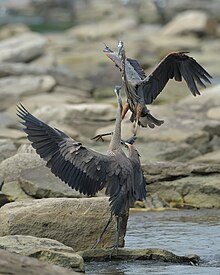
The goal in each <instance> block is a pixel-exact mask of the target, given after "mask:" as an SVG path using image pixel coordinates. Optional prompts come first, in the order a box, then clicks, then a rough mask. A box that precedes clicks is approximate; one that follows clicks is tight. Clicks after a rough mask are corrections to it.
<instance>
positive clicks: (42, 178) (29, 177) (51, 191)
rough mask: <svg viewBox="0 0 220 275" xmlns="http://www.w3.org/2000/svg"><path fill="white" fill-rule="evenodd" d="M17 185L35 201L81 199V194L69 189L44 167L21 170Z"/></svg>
mask: <svg viewBox="0 0 220 275" xmlns="http://www.w3.org/2000/svg"><path fill="white" fill-rule="evenodd" d="M19 183H20V186H21V188H22V190H23V191H24V192H25V193H26V194H28V195H29V196H31V197H34V198H36V199H42V198H58V197H69V198H80V197H82V194H80V193H79V192H78V191H75V190H74V189H71V188H70V187H69V186H68V185H66V184H65V183H64V182H62V181H61V180H60V179H59V178H57V177H56V176H55V175H54V174H52V173H51V171H50V169H49V168H47V167H45V166H40V167H34V168H30V169H25V170H23V171H22V172H21V174H20V177H19Z"/></svg>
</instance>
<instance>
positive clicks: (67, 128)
mask: <svg viewBox="0 0 220 275" xmlns="http://www.w3.org/2000/svg"><path fill="white" fill-rule="evenodd" d="M85 2H86V1H85ZM91 2H92V3H91V6H90V11H91V10H92V11H93V12H90V13H89V12H88V11H87V10H86V9H84V10H83V9H82V10H81V9H80V7H78V17H77V20H78V25H76V26H73V27H72V28H70V29H68V30H66V31H63V32H54V33H52V32H48V33H44V34H40V33H36V32H33V31H31V30H30V29H29V27H27V26H25V25H17V26H16V25H9V26H3V27H2V28H0V220H1V225H0V270H1V271H2V272H4V271H5V270H6V271H8V269H9V268H12V266H17V269H16V268H13V270H12V269H11V270H10V272H11V274H16V275H19V274H24V273H25V272H26V273H28V272H30V270H31V271H32V272H33V274H39V272H41V274H42V275H43V274H45V275H46V274H78V272H84V271H85V262H86V261H90V260H95V261H100V260H107V258H108V257H109V254H110V250H109V249H103V248H102V247H105V248H107V247H111V246H112V245H113V243H114V237H115V235H114V232H115V221H113V223H112V225H111V227H110V229H109V231H108V234H107V235H106V236H105V238H104V240H103V242H102V243H101V245H100V247H99V248H98V249H96V250H88V249H89V248H90V247H91V246H92V244H93V243H94V242H95V241H96V239H97V237H98V232H100V230H101V229H100V228H103V227H104V225H105V223H106V222H107V220H108V218H109V215H110V212H109V202H108V198H107V197H105V195H104V193H103V192H100V193H98V195H97V197H95V198H86V196H84V195H82V194H80V193H79V192H77V191H74V190H72V189H70V188H69V187H68V186H66V185H65V184H64V183H62V182H61V181H60V180H59V179H58V178H56V177H55V176H54V175H53V174H52V173H50V171H49V169H48V168H46V167H45V163H44V161H43V160H41V159H40V158H39V156H38V155H37V154H36V153H35V151H34V150H33V149H32V148H31V147H30V145H29V143H28V141H27V138H26V135H25V134H24V132H22V127H21V125H20V124H19V120H18V119H17V117H16V105H17V104H18V103H19V102H21V103H22V104H24V106H26V107H27V108H28V110H29V111H31V112H33V114H34V115H36V116H37V117H39V118H40V119H41V120H43V121H45V122H46V123H48V124H51V125H52V126H53V127H57V128H58V129H60V130H62V131H64V132H65V133H66V134H68V135H69V136H71V137H73V138H74V139H76V140H77V141H80V142H83V144H85V145H87V146H89V147H91V148H94V149H96V150H98V151H100V152H106V149H107V146H108V139H107V138H106V142H105V143H95V142H94V141H91V140H90V138H91V137H92V136H94V135H95V134H99V133H104V132H109V131H111V130H112V128H113V123H114V122H113V121H114V119H115V112H116V105H115V100H114V97H113V91H112V88H113V86H114V85H115V84H120V83H121V80H120V77H119V75H118V71H117V70H116V69H115V68H114V67H113V66H112V64H111V63H110V62H109V61H108V60H107V59H106V57H105V56H104V54H103V53H102V47H103V44H102V43H103V41H104V42H105V43H107V44H108V45H109V46H111V48H114V47H115V46H116V44H117V40H118V38H119V37H120V39H122V40H124V41H125V46H126V52H127V54H128V55H129V56H131V57H133V58H137V59H138V60H139V61H140V63H141V65H142V66H143V68H144V69H145V70H146V72H150V71H151V70H152V69H153V68H154V67H155V65H156V64H157V63H158V62H159V61H160V60H161V58H163V57H164V56H165V55H166V54H167V53H168V52H170V51H178V50H189V51H190V55H192V56H193V57H195V58H196V59H197V60H198V61H199V62H200V63H201V64H202V65H203V66H204V67H205V68H206V69H207V70H208V71H209V72H210V74H212V75H213V85H212V86H211V87H208V88H207V89H206V90H202V92H201V95H200V96H197V97H196V98H194V97H192V95H189V94H188V91H187V87H186V86H185V84H184V83H176V82H174V81H173V82H170V83H169V84H168V85H167V87H166V88H165V91H164V92H163V93H162V94H161V96H160V97H159V99H158V100H157V101H156V102H155V104H153V105H152V106H151V108H150V110H151V111H152V113H153V114H154V115H155V116H156V117H158V118H160V119H164V120H165V123H164V125H163V126H161V127H160V128H155V129H148V128H147V129H139V130H138V140H137V142H136V147H137V149H138V150H139V152H140V154H141V161H142V168H143V170H144V176H145V177H146V181H147V188H148V195H147V199H146V201H145V202H136V205H135V207H137V208H144V209H145V210H158V209H170V208H177V209H188V208H192V209H199V208H220V200H219V195H220V107H219V106H220V84H219V79H220V71H219V65H218V64H219V62H220V59H219V56H218V55H217V54H216V53H218V52H219V51H220V46H219V45H220V43H219V37H220V28H219V23H218V22H219V18H216V17H217V9H216V10H215V12H213V10H212V8H211V7H205V8H204V10H203V11H196V10H188V11H183V12H179V11H181V10H183V8H182V7H181V5H180V4H177V3H176V5H174V6H173V7H172V11H173V14H176V16H171V15H170V14H169V13H167V14H166V20H167V21H168V22H167V24H164V25H160V23H159V18H160V16H159V15H158V11H157V10H156V9H155V7H154V6H153V4H152V3H149V2H148V1H143V3H142V4H141V6H137V7H136V8H134V7H132V6H131V5H132V4H131V3H130V4H127V5H122V4H118V3H116V1H112V3H110V2H111V1H110V2H109V3H107V2H106V3H103V5H98V6H97V3H95V2H97V1H91ZM93 2H94V3H93ZM113 2H114V3H113ZM117 2H118V1H117ZM128 2H130V1H128ZM131 2H132V1H131ZM141 2H142V1H140V3H141ZM176 2H179V1H176ZM184 2H187V1H186V0H185V1H184ZM190 3H191V1H190ZM113 4H114V5H115V4H117V5H118V9H117V12H116V14H115V15H114V16H113V15H112V14H110V13H109V12H108V11H109V8H112V6H111V5H113ZM191 4H192V3H191ZM203 5H205V4H204V3H203ZM29 8H30V7H29ZM175 9H176V10H175ZM143 10H146V11H148V14H147V15H145V14H143ZM137 11H139V12H138V13H137ZM213 14H214V16H213ZM89 16H90V17H91V18H90V17H89ZM96 16H97V18H98V19H97V20H95V21H94V18H95V17H96ZM92 17H94V18H93V19H92ZM171 17H172V19H170V18H171ZM85 18H88V20H85ZM89 18H90V19H91V22H92V23H91V22H89V20H90V19H89ZM160 19H161V18H160ZM182 22H190V24H183V23H182ZM149 23H150V24H149ZM127 30H129V31H127ZM129 116H130V115H128V116H127V117H126V119H125V120H124V121H123V125H122V133H123V137H125V138H126V137H130V136H131V135H132V125H131V123H130V121H129ZM126 224H127V219H125V220H124V227H123V230H122V232H121V236H120V245H121V246H123V245H124V237H125V233H126ZM76 236H77V237H76ZM6 250H7V251H6ZM15 253H16V254H15ZM183 254H184V253H183ZM27 256H28V257H27ZM33 258H36V259H33ZM121 259H122V260H137V259H138V260H140V259H141V260H155V261H165V262H170V263H181V264H198V263H199V257H198V256H192V257H190V256H189V257H188V256H178V255H174V254H172V253H171V252H169V251H164V250H160V249H145V250H139V251H134V250H132V251H130V250H128V249H126V248H120V249H119V253H118V256H116V255H114V254H113V260H121ZM38 260H40V261H38ZM44 261H46V262H49V263H48V264H47V263H44ZM57 265H59V266H60V267H59V266H57ZM30 266H31V268H30ZM39 270H40V271H39ZM6 271H5V272H6ZM34 272H35V273H34Z"/></svg>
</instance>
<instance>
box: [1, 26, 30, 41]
mask: <svg viewBox="0 0 220 275" xmlns="http://www.w3.org/2000/svg"><path fill="white" fill-rule="evenodd" d="M29 31H30V29H29V28H28V26H26V25H24V24H22V23H19V24H18V23H17V24H8V25H5V26H3V27H2V26H1V29H0V40H3V39H7V38H9V37H13V36H15V35H20V34H22V33H26V32H29Z"/></svg>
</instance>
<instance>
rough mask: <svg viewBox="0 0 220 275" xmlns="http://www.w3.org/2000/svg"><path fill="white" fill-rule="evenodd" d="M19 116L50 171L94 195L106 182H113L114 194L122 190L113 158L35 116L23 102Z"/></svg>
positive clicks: (29, 137) (118, 169)
mask: <svg viewBox="0 0 220 275" xmlns="http://www.w3.org/2000/svg"><path fill="white" fill-rule="evenodd" d="M17 115H18V116H19V117H20V118H21V119H22V120H23V122H21V123H22V124H23V125H24V126H25V128H24V131H25V133H27V135H28V139H29V140H30V141H31V143H32V146H33V148H35V149H36V152H37V153H38V154H39V155H40V157H41V158H43V159H44V160H45V161H46V163H47V164H46V165H47V166H48V167H49V168H50V169H51V172H52V173H53V174H55V175H56V176H57V177H59V178H60V179H61V180H62V181H64V182H65V183H66V184H68V185H69V186H70V187H72V188H74V189H76V190H78V191H79V192H81V193H84V194H87V195H89V196H90V195H91V196H92V195H95V194H96V193H97V192H98V191H99V190H101V189H102V188H103V187H104V186H106V182H107V181H110V182H111V181H114V182H115V184H114V186H112V189H111V190H110V191H111V192H110V193H111V195H112V194H113V193H117V192H119V191H120V190H118V188H119V182H118V181H119V178H118V177H117V175H118V174H120V173H121V168H120V167H119V165H118V163H117V162H115V160H114V159H113V157H111V156H108V155H103V154H100V153H98V152H96V151H93V150H91V149H87V148H86V147H84V146H83V145H82V144H81V143H79V142H76V141H75V140H73V139H72V138H70V137H68V136H67V135H66V134H64V133H63V132H62V131H60V130H58V129H56V128H52V127H50V126H49V125H47V124H45V123H44V122H42V121H41V120H39V119H37V118H36V117H34V116H33V115H32V114H31V113H29V112H28V111H27V110H26V109H25V108H24V107H23V106H22V105H21V106H18V113H17Z"/></svg>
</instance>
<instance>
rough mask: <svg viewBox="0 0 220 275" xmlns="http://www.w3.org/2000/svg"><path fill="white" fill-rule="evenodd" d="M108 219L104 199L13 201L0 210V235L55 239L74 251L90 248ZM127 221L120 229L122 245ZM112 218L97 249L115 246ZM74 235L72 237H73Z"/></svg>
mask: <svg viewBox="0 0 220 275" xmlns="http://www.w3.org/2000/svg"><path fill="white" fill-rule="evenodd" d="M109 217H110V207H109V201H108V198H81V199H70V198H68V199H67V198H55V199H54V198H49V199H39V200H35V201H33V202H22V203H21V202H19V203H18V202H14V203H9V204H6V205H4V206H3V207H2V208H1V209H0V220H1V227H0V236H5V235H17V234H22V235H30V236H35V237H40V238H49V239H54V240H57V241H59V242H61V243H63V244H65V245H67V246H71V247H72V248H73V249H74V250H75V251H79V250H85V249H88V248H89V247H91V246H92V245H93V244H94V243H95V241H96V239H97V238H98V237H99V235H100V234H101V231H102V230H103V228H104V226H105V224H106V222H107V221H108V219H109ZM127 218H128V217H125V218H124V220H123V223H122V227H121V236H120V246H123V245H124V236H125V232H126V224H127ZM115 226H116V224H115V219H113V221H112V223H111V224H110V226H109V229H108V231H107V232H106V234H104V236H103V240H102V242H101V243H100V244H99V246H100V247H111V246H113V244H114V243H115V229H116V228H115ZM74 236H76V237H74Z"/></svg>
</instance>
